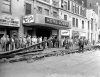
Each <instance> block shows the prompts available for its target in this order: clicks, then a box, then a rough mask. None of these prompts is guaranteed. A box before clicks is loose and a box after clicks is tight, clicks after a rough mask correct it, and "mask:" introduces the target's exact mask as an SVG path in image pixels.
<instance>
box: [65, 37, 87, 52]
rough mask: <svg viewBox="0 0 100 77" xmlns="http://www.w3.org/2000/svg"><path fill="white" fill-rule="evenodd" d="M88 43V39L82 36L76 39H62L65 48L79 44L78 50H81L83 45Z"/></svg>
mask: <svg viewBox="0 0 100 77" xmlns="http://www.w3.org/2000/svg"><path fill="white" fill-rule="evenodd" d="M88 44H89V41H88V40H86V39H85V38H82V37H81V38H78V39H70V38H65V39H64V41H63V47H65V49H69V47H72V46H74V45H75V46H79V51H83V49H84V45H88Z"/></svg>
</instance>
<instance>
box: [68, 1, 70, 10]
mask: <svg viewBox="0 0 100 77" xmlns="http://www.w3.org/2000/svg"><path fill="white" fill-rule="evenodd" d="M68 10H69V11H70V0H68Z"/></svg>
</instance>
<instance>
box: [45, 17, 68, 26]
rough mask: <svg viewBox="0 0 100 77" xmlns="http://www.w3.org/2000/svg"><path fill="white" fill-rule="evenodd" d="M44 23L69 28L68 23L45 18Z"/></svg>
mask: <svg viewBox="0 0 100 77" xmlns="http://www.w3.org/2000/svg"><path fill="white" fill-rule="evenodd" d="M45 23H48V24H54V25H61V26H66V27H69V22H66V21H62V20H57V19H53V18H49V17H45Z"/></svg>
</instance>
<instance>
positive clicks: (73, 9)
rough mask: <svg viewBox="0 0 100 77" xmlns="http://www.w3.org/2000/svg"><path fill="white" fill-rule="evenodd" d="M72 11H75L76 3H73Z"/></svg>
mask: <svg viewBox="0 0 100 77" xmlns="http://www.w3.org/2000/svg"><path fill="white" fill-rule="evenodd" d="M72 12H73V13H75V4H74V3H73V4H72Z"/></svg>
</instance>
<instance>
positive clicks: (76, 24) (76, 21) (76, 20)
mask: <svg viewBox="0 0 100 77" xmlns="http://www.w3.org/2000/svg"><path fill="white" fill-rule="evenodd" d="M76 27H78V19H77V18H76Z"/></svg>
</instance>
